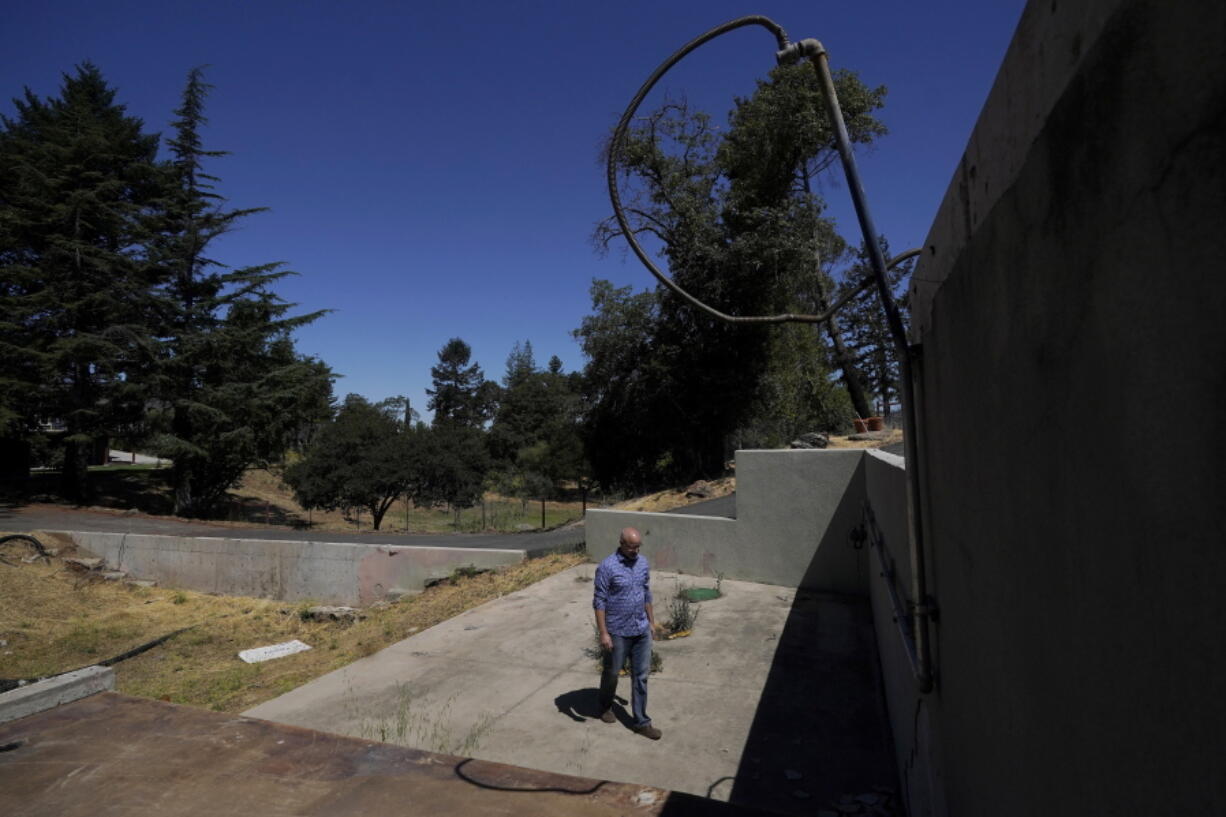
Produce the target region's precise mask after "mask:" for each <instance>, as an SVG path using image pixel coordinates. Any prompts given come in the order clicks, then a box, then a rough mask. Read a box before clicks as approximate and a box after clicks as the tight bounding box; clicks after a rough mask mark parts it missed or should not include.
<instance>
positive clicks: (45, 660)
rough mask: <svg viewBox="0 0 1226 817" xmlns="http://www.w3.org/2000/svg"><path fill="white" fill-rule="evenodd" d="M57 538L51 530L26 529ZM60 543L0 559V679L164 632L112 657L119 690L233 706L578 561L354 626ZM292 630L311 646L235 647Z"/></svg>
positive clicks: (551, 559)
mask: <svg viewBox="0 0 1226 817" xmlns="http://www.w3.org/2000/svg"><path fill="white" fill-rule="evenodd" d="M35 535H36V536H38V537H39V539H40V540H41V541H43V542H44V543H47V544H50V546H52V547H56V544H54V543H52V540H51V537H47V536H45V535H44V534H41V533H36V534H35ZM65 555H68V554H66V553H64V552H61V553H60V554H59V555H58V556H56V557H55V558H53V559H52V560H51V563H50V564H43V563H41V562H33V563H20V562H19V563H18V564H16V565H9V564H0V642H2V645H0V677H3V678H37V677H42V676H46V675H52V674H56V673H60V672H65V671H67V670H72V669H77V668H79V667H83V666H88V665H90V664H94V663H97V662H99V661H102V660H105V659H108V658H111V657H113V656H116V655H119V654H121V653H123V652H126V651H127V650H130V649H132V648H133V647H136V646H138V645H141V644H144V643H146V642H148V641H151V640H153V639H155V638H158V637H161V636H164V635H166V634H167V633H171V632H174V631H176V630H180V629H182V628H184V627H189V628H191V629H188V630H187V631H186V632H183V633H180V634H179V635H176V636H175V637H174V638H172V639H170V640H168V641H167V642H166V643H164V644H162V645H159V646H158V647H155V648H153V649H151V650H149V651H148V652H145V653H143V654H141V655H139V656H136V657H134V658H131V659H129V660H126V661H123V662H121V663H119V664H116V665H115V675H116V682H117V688H118V689H119V691H120V692H125V693H127V694H130V695H139V696H142V697H147V698H158V699H161V700H167V701H172V702H174V703H184V704H191V705H194V706H202V707H208V708H210V709H214V710H218V711H222V712H241V711H243V710H245V709H249V708H250V707H252V706H255V705H256V704H258V703H261V702H263V701H266V700H269V699H270V698H274V697H276V696H278V695H281V694H282V693H284V692H288V691H289V690H291V689H293V688H295V687H297V686H300V685H302V684H303V683H306V682H307V681H310V680H312V679H313V678H317V677H319V676H320V675H323V674H325V673H327V672H330V671H332V670H334V669H337V668H339V667H342V666H344V665H346V664H348V663H350V662H352V661H355V660H357V659H358V658H362V657H365V656H367V655H370V654H372V653H374V652H377V651H378V650H381V649H383V648H384V647H386V646H388V645H390V644H393V643H395V642H396V641H399V640H401V639H403V638H406V637H408V636H409V635H412V634H413V633H414V632H418V631H420V630H424V629H426V628H428V627H432V626H434V625H435V624H438V623H439V622H441V621H444V620H446V619H448V618H451V617H453V616H455V615H458V614H459V613H462V612H464V611H465V610H468V609H471V608H473V607H476V606H478V605H480V604H484V603H485V602H487V601H490V600H492V599H495V598H499V597H500V596H503V595H506V594H508V593H513V592H515V591H517V590H520V589H522V588H524V587H527V586H528V585H530V584H533V583H535V582H538V581H540V580H541V579H544V578H546V577H547V576H551V575H553V574H554V573H557V572H559V571H562V570H565V569H566V568H569V567H572V566H573V565H576V564H579V563H581V562H583V561H585V560H586V558H587V557H586V556H585V555H584V554H577V553H568V554H554V555H550V556H546V557H543V558H540V559H533V560H530V561H528V562H524V563H522V564H518V565H513V566H510V567H507V568H504V569H501V570H498V571H494V572H490V573H482V574H479V575H475V576H465V575H463V572H464V571H457V575H456V576H455V577H454V579H453V581H451V582H448V583H446V584H440V585H438V586H436V587H433V588H430V589H428V590H426V591H425V592H424V593H421V594H419V595H416V596H410V597H408V598H405V599H402V600H401V601H399V602H397V603H395V604H391V605H387V606H382V607H372V608H368V609H366V610H364V611H363V613H364V615H365V618H363V619H362V620H360V621H357V622H355V623H348V624H347V623H344V622H337V621H326V622H325V621H314V620H308V618H306V617H304V613H305V611H306V608H307V607H310V606H311V603H309V602H302V603H290V602H283V601H271V600H268V599H253V598H244V597H233V596H212V595H208V594H203V593H196V592H193V591H190V590H176V589H173V588H161V587H152V588H150V587H138V586H130V585H127V584H124V583H123V582H116V581H106V580H103V579H101V578H100V577H98V576H95V575H91V574H82V573H79V572H74V571H72V570H70V569H69V568H68V566H67V565H65V563H64V561H63V557H64V556H65ZM293 639H299V640H301V641H303V642H305V643H307V644H309V645H311V647H312V649H310V650H308V651H306V652H302V653H298V654H297V655H291V656H289V657H287V658H280V659H276V660H273V661H268V662H265V663H260V664H247V663H244V662H243V661H241V660H240V659H239V658H238V652H239V651H240V650H244V649H248V648H251V647H260V646H265V645H269V644H277V643H281V642H284V641H290V640H293Z"/></svg>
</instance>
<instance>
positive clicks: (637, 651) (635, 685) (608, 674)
mask: <svg viewBox="0 0 1226 817" xmlns="http://www.w3.org/2000/svg"><path fill="white" fill-rule="evenodd" d="M609 637H610V638H612V639H613V650H612V651H611V652H606V653H605V654H604V669H603V671H602V672H601V674H600V709H601V711H604V710H606V709H608V708H609V707H611V706H613V696H614V694H615V693H616V692H617V673H618V672H619V671H620V670H621V668H622V665H623V664H625V663H626V656H627V655H629V656H630V691H631V693H632V694H631V696H630V702H631V703H630V706H631V711H632V712H633V713H634V724H633V725H634V728H635V729H638V728H640V727H643V726H648V725H649V724H650V723H651V718H649V717H647V675H648V673H650V672H651V631H650V630H648V631H647V632H645V633H643V634H642V635H614V634H613V633H609Z"/></svg>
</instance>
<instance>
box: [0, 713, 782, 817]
mask: <svg viewBox="0 0 1226 817" xmlns="http://www.w3.org/2000/svg"><path fill="white" fill-rule="evenodd" d="M628 813H633V814H641V815H644V817H699V815H708V816H709V817H737V815H741V816H742V817H753V815H758V816H759V817H762V815H763V813H760V812H756V811H753V810H751V809H746V808H738V807H730V806H727V805H725V804H722V803H716V802H712V801H709V800H703V799H700V798H696V797H693V796H689V795H685V794H678V793H675V792H667V791H663V790H660V789H656V788H650V787H646V786H638V785H624V784H616V783H608V782H604V781H600V780H592V779H583V778H576V777H567V776H564V775H557V774H551V773H548V772H540V771H534V770H532V769H524V768H518V767H513V766H508V765H504V764H500V763H488V762H483V761H478V760H470V759H465V758H460V757H452V756H446V755H439V754H433V753H429V752H421V751H417V750H414V749H407V748H403V747H398V746H389V745H387V744H381V743H374V742H371V741H364V740H357V739H354V738H346V737H341V736H337V735H329V734H325V733H322V732H316V731H312V730H307V729H300V728H296V727H292V726H284V725H280V724H274V723H269V722H267V721H258V720H251V719H248V718H241V717H234V716H233V715H223V714H220V713H217V712H208V711H206V710H203V709H195V708H192V707H187V706H176V705H174V704H169V703H163V702H161V701H151V700H148V699H143V698H132V697H129V696H126V695H119V694H117V693H114V692H107V693H102V694H99V695H94V696H92V697H89V698H85V699H82V700H79V701H75V702H73V703H70V704H67V705H65V706H60V707H57V708H55V709H50V710H47V711H45V712H40V713H38V714H36V715H31V716H30V717H26V718H22V719H21V720H17V721H13V722H11V723H7V724H4V725H0V814H10V815H21V816H22V817H97V815H108V814H113V815H124V817H133V816H134V815H157V817H189V816H190V817H197V815H199V816H200V817H206V816H207V817H215V816H216V815H219V814H235V815H251V814H258V815H261V817H282V816H284V817H290V815H293V816H294V817H302V816H303V815H319V817H345V815H362V817H366V815H384V814H415V815H454V817H469V815H484V814H491V815H492V814H497V815H502V817H519V816H520V815H522V817H529V815H530V816H531V817H569V815H580V817H614V816H615V815H624V814H628Z"/></svg>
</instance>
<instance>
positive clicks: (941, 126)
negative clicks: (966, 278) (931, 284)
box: [0, 0, 1024, 415]
mask: <svg viewBox="0 0 1226 817" xmlns="http://www.w3.org/2000/svg"><path fill="white" fill-rule="evenodd" d="M1023 5H1024V3H1023V2H1021V0H979V1H978V2H971V0H963V2H958V3H954V2H923V3H918V2H915V1H914V0H905V1H899V2H884V1H882V2H862V3H844V4H833V3H814V2H812V1H811V0H809V1H808V2H803V3H800V2H775V1H774V0H769V1H768V2H761V3H756V4H743V3H729V2H722V0H712V1H710V2H701V3H700V2H679V1H678V0H668V2H654V3H646V2H640V0H624V2H620V3H585V2H573V0H572V2H549V3H539V2H521V3H506V2H498V3H494V2H481V3H475V2H474V3H465V2H456V3H448V4H445V3H414V4H410V3H392V2H360V3H340V2H309V1H308V2H303V0H298V2H280V1H279V0H277V1H274V0H260V1H259V2H250V0H247V1H246V2H236V1H233V0H217V1H215V2H208V3H196V2H177V1H176V0H159V2H150V1H141V2H119V1H114V2H102V3H99V2H81V0H65V2H57V3H10V4H8V7H7V8H6V11H5V15H4V17H5V19H4V24H3V30H4V35H3V48H0V79H2V80H3V87H0V100H2V102H0V112H3V113H5V114H6V115H7V114H11V113H12V112H13V108H12V104H11V102H10V99H11V98H12V97H14V96H17V95H19V94H20V93H21V90H22V88H23V86H29V87H30V88H31V89H32V90H34V91H35V92H36V93H38V94H40V95H44V96H46V95H52V94H54V93H56V91H57V89H58V86H59V83H60V74H61V73H62V72H66V71H71V70H72V67H73V66H74V65H75V64H77V63H79V62H81V61H83V60H92V61H93V62H94V63H95V64H97V65H98V67H99V68H100V69H101V70H102V72H103V74H104V75H105V76H106V78H107V79H108V80H109V81H110V83H111V84H112V86H114V87H116V88H117V89H118V91H119V100H120V101H121V102H123V103H125V104H126V105H127V106H128V111H129V113H131V114H133V115H136V116H139V117H141V118H142V119H144V121H145V123H146V127H147V129H148V130H150V131H161V132H163V133H165V132H166V131H167V130H168V125H167V123H168V122H169V121H170V119H171V118H172V117H171V111H172V109H173V108H175V107H176V106H177V105H178V102H179V97H180V94H181V92H182V87H183V83H184V79H185V76H186V74H187V71H188V70H189V69H190V68H192V67H193V66H197V65H207V66H209V68H208V69H207V78H208V80H209V81H210V82H211V83H212V84H213V85H214V86H216V87H215V89H214V90H213V92H212V94H211V96H210V97H209V100H208V104H207V110H206V113H207V116H208V117H209V120H210V125H209V127H208V128H207V129H206V131H205V144H206V147H210V148H213V149H224V150H229V151H231V152H232V155H231V156H229V157H227V158H225V159H221V160H218V161H215V162H214V163H213V164H212V165H211V167H210V170H211V171H212V172H214V173H215V174H216V175H218V176H220V177H221V179H222V183H221V187H220V192H221V193H223V194H224V195H226V196H227V197H228V198H229V200H230V203H231V205H233V206H236V207H252V206H266V207H269V208H271V212H269V213H265V214H262V215H257V216H254V217H252V218H250V219H248V220H247V221H246V222H245V224H244V226H243V227H242V228H241V230H240V231H238V232H236V233H235V234H232V235H230V236H227V237H226V238H225V239H224V241H223V242H222V243H220V244H219V246H218V247H217V249H216V252H215V253H214V256H215V257H217V258H218V259H219V260H222V261H224V262H226V263H228V264H230V265H232V266H241V265H246V264H256V263H262V262H266V261H272V260H283V261H286V262H288V264H289V267H290V268H291V269H294V270H296V271H297V272H299V273H300V275H299V276H298V277H295V278H291V279H289V280H287V281H286V282H284V283H283V284H282V285H281V286H280V287H279V288H278V292H279V293H280V294H281V295H282V296H283V297H284V298H286V299H287V300H289V301H293V302H295V303H298V304H299V305H300V307H299V310H300V311H308V310H315V309H333V310H335V312H333V313H332V314H330V315H328V316H326V317H324V318H322V319H321V320H319V321H318V322H317V323H316V324H314V325H313V326H311V327H309V328H306V329H303V330H301V331H300V332H299V333H298V347H299V350H300V351H302V352H304V353H307V354H312V355H317V356H319V357H321V358H322V359H324V360H325V361H327V362H328V363H329V364H330V365H331V366H332V367H333V369H334V370H335V371H336V372H337V373H338V374H340V375H343V377H342V378H341V379H340V380H339V381H338V382H337V385H336V393H337V395H338V397H339V396H343V395H344V394H346V393H348V392H356V393H359V394H362V395H364V396H366V397H368V398H370V399H372V400H379V399H382V398H384V397H388V396H391V395H395V394H405V395H407V396H408V397H409V398H410V399H411V400H412V403H413V406H414V407H415V408H416V409H418V410H419V411H422V413H423V415H425V414H426V412H425V411H424V410H425V404H426V395H425V389H426V388H427V387H428V386H429V384H430V366H431V365H433V364H434V363H435V362H436V353H437V351H438V350H439V348H441V347H442V345H443V344H444V343H445V342H446V341H447V340H448V339H449V338H451V337H455V336H459V337H462V338H464V339H465V340H466V341H467V342H468V343H469V344H470V345H471V346H472V347H473V352H474V358H475V360H477V361H478V362H479V363H480V364H481V365H482V367H483V368H484V369H485V371H486V374H487V376H489V377H491V378H500V377H501V376H502V373H503V370H504V364H505V360H506V357H507V354H508V353H509V352H510V350H511V347H512V345H513V344H514V343H515V341H517V340H531V342H532V345H533V347H534V349H535V352H536V356H537V361H538V363H540V364H542V365H543V364H544V363H545V362H546V361H547V360H548V359H549V357H550V355H554V354H556V355H558V356H559V357H560V358H561V359H562V361H563V363H564V366H565V368H566V370H567V371H570V370H573V369H578V368H581V367H582V365H583V360H582V356H581V354H580V351H579V348H578V346H577V344H576V343H575V341H574V340H573V339H572V337H571V335H570V332H571V330H572V329H574V328H575V327H577V326H578V325H579V322H580V320H581V319H582V317H583V315H585V314H587V313H588V311H589V308H590V301H589V299H588V287H589V284H590V282H591V280H592V279H593V278H607V279H610V280H612V281H613V282H614V283H616V284H618V285H625V284H633V285H634V286H635V287H636V288H644V287H648V286H651V285H652V280H651V278H650V275H649V274H648V273H647V272H646V271H645V270H644V269H642V268H641V267H640V266H639V265H638V263H637V261H635V260H634V259H633V258H631V257H623V255H622V254H621V253H619V252H614V253H610V254H609V255H608V256H607V257H604V258H601V257H599V256H598V255H597V254H596V253H595V252H594V251H593V249H592V247H591V244H590V243H589V236H590V234H591V231H592V227H593V225H594V224H595V223H596V222H597V221H598V220H599V219H601V218H603V217H605V216H606V215H608V214H609V212H610V207H609V203H608V197H607V194H606V191H605V187H604V175H603V169H602V168H601V167H600V166H599V165H598V163H597V153H598V145H599V142H600V141H601V139H602V137H604V136H605V135H606V134H607V133H608V131H609V129H610V128H611V127H612V125H613V124H614V123H615V122H616V119H617V117H618V116H619V115H620V114H621V112H622V110H623V109H624V107H625V105H626V103H627V102H628V101H629V99H630V97H631V95H632V94H633V93H634V91H636V90H637V89H638V87H639V85H640V84H641V83H642V81H643V80H644V79H645V78H646V77H647V75H648V74H649V73H650V72H651V71H652V70H653V69H654V68H655V67H656V66H657V65H658V64H659V63H660V62H661V61H662V60H663V59H664V58H665V57H667V56H668V55H669V54H671V53H672V52H673V51H674V50H675V49H676V48H678V47H680V46H681V45H682V44H683V43H685V42H686V41H688V40H689V39H691V38H692V37H694V36H696V35H698V34H700V33H701V32H703V31H705V30H707V29H708V28H710V27H711V26H714V25H716V24H718V23H722V22H725V21H726V20H729V19H732V18H734V17H739V16H742V15H744V14H765V15H767V16H769V17H771V18H773V19H774V20H776V21H777V22H778V23H779V24H781V25H782V26H783V27H784V28H785V29H786V30H787V32H788V34H789V36H790V37H791V38H792V39H793V40H797V39H803V38H806V37H816V38H817V39H819V40H821V41H822V42H823V43H824V44H825V46H826V48H827V49H828V50H829V52H830V55H831V63H832V65H833V66H834V67H835V68H851V69H854V70H857V71H859V72H860V74H861V77H862V78H863V79H864V81H865V82H866V83H868V84H870V85H886V86H887V87H888V88H889V95H888V97H887V105H886V108H885V110H884V111H883V112H882V118H883V119H884V121H885V122H886V124H887V125H888V126H889V128H890V131H891V133H890V135H889V136H887V137H886V138H885V139H883V140H882V141H881V142H880V144H879V146H878V147H876V148H874V149H873V150H871V151H869V152H868V153H862V154H861V155H860V156H859V162H860V169H861V173H862V174H863V176H864V186H865V190H866V192H867V194H868V197H869V201H870V203H871V205H872V208H873V212H874V216H875V218H876V221H877V226H878V228H879V229H880V230H881V231H882V232H883V233H884V234H885V235H886V236H887V238H888V239H889V240H890V244H891V247H893V248H894V249H896V250H897V249H902V248H906V247H911V246H917V245H919V244H920V243H921V242H922V241H923V239H924V236H925V235H926V233H927V231H928V226H929V224H930V222H931V219H932V217H933V215H934V213H935V210H936V207H937V205H938V204H939V202H940V200H941V198H942V196H943V195H944V193H945V188H946V186H947V184H948V182H949V179H950V177H951V175H952V173H953V170H954V167H955V165H956V164H957V162H958V159H959V157H960V156H961V154H962V151H963V149H964V147H965V144H966V140H967V138H968V136H969V134H970V129H971V126H972V125H973V124H974V122H975V119H976V117H977V116H978V113H979V109H980V108H981V106H982V104H983V102H984V99H985V98H986V95H987V92H988V89H989V88H990V87H991V84H992V81H993V79H994V77H995V75H996V71H997V68H998V66H999V65H1000V61H1001V58H1002V57H1003V55H1004V52H1005V48H1006V47H1007V45H1008V43H1009V40H1010V38H1011V36H1012V33H1013V29H1014V27H1015V26H1016V23H1017V20H1018V17H1019V16H1020V14H1021V10H1022V7H1023ZM773 53H774V43H773V40H772V38H771V37H770V36H769V35H768V34H767V33H766V32H765V31H764V30H762V29H758V28H753V29H746V30H742V31H739V32H734V33H733V34H731V35H728V36H726V37H723V38H721V39H719V40H717V41H716V42H715V43H712V44H710V45H708V46H707V47H705V48H703V49H700V50H699V51H698V52H696V53H695V54H694V55H692V56H691V57H690V58H688V59H687V61H686V62H685V63H683V64H682V66H680V67H679V69H678V70H677V71H675V72H674V73H672V74H670V75H669V77H668V78H667V79H666V83H667V84H666V87H667V89H668V90H669V91H670V92H673V93H685V94H686V95H687V96H688V98H689V100H690V102H691V103H692V104H697V105H698V106H700V107H702V108H704V109H706V110H708V111H709V112H711V113H712V114H714V115H715V116H716V118H717V120H718V121H719V122H721V123H722V122H724V121H726V119H725V117H726V113H727V111H728V109H729V108H730V107H731V105H732V100H733V97H734V96H736V95H742V96H743V95H747V94H748V93H749V92H751V91H752V89H753V83H754V80H755V79H757V78H759V77H762V76H764V75H765V74H766V72H767V71H768V70H769V69H770V68H771V66H772V64H773ZM659 93H660V92H659V91H657V95H656V96H655V97H654V98H655V99H656V100H658V99H659V98H660V97H659ZM650 105H651V100H650V99H649V100H648V103H647V106H648V107H649V106H650ZM826 193H827V197H828V199H829V200H830V205H831V212H832V213H833V214H834V215H835V216H836V217H837V218H838V220H839V224H840V228H841V230H842V232H843V233H844V235H846V236H848V237H850V238H851V239H852V240H853V241H857V242H858V240H859V238H858V230H857V228H856V226H855V221H854V216H853V215H852V211H851V208H850V204H849V203H848V201H847V196H846V190H845V189H844V188H843V187H841V186H838V187H831V188H827V190H826Z"/></svg>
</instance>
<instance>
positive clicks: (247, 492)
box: [229, 468, 583, 533]
mask: <svg viewBox="0 0 1226 817" xmlns="http://www.w3.org/2000/svg"><path fill="white" fill-rule="evenodd" d="M230 498H231V509H230V514H229V515H230V516H231V517H232V519H234V520H244V521H247V522H249V523H251V524H258V525H289V526H292V527H300V528H305V527H307V526H308V525H309V527H310V529H311V530H319V531H343V532H347V533H353V532H355V531H363V530H365V531H369V530H371V525H372V524H373V520H372V519H371V516H370V513H369V512H365V511H358V510H357V509H354V510H353V511H352V512H346V511H309V512H308V511H307V510H306V509H304V508H303V507H302V506H300V505H299V504H298V503H297V502H296V501H294V494H293V491H291V490H290V488H289V486H287V485H286V484H285V483H284V482H282V481H281V477H280V476H279V475H278V474H277V473H275V472H273V471H267V470H265V469H262V468H253V469H251V470H249V471H247V473H246V474H244V475H243V479H242V481H241V482H240V483H239V484H238V485H237V486H236V487H234V488H233V489H231V491H230ZM484 502H485V509H484V513H483V512H482V508H481V506H477V507H475V508H468V509H465V510H463V511H461V513H460V530H462V531H467V532H477V531H514V530H519V529H522V528H525V527H526V528H529V529H531V528H539V527H540V524H541V503H540V502H539V501H529V502H527V503H526V504H525V503H523V502H521V501H520V500H518V499H510V498H507V497H502V496H499V495H497V494H493V493H490V494H486V496H485V498H484ZM406 506H407V507H406ZM582 515H583V506H582V503H580V502H546V503H545V527H547V528H553V527H556V526H558V525H562V524H565V523H566V522H569V521H571V520H575V519H579V518H580V517H581V516H582ZM455 529H456V528H455V517H454V515H453V514H452V512H451V511H450V510H448V509H446V508H422V507H418V506H417V505H414V504H412V503H406V502H405V501H404V500H400V499H398V500H396V501H395V502H393V503H392V506H391V508H390V509H389V510H388V512H387V514H386V515H385V516H384V517H383V523H382V525H380V531H381V532H386V533H400V532H405V531H410V532H413V533H452V532H454V531H455Z"/></svg>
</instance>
